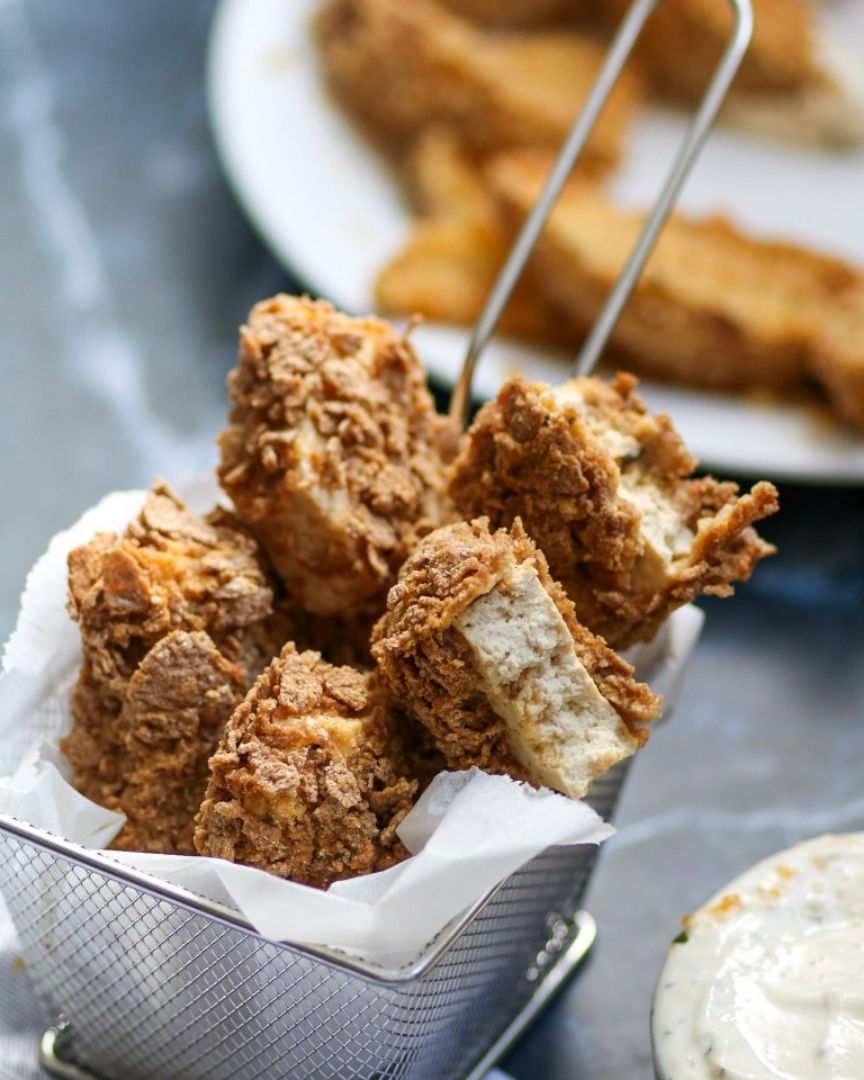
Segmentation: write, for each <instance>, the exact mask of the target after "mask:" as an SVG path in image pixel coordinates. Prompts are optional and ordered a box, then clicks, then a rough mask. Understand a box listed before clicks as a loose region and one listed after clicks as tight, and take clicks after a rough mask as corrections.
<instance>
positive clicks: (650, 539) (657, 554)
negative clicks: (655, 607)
mask: <svg viewBox="0 0 864 1080" xmlns="http://www.w3.org/2000/svg"><path fill="white" fill-rule="evenodd" d="M553 395H554V397H555V399H556V401H558V402H559V403H561V404H565V403H566V404H572V405H576V406H583V405H584V400H583V398H582V395H581V393H580V391H579V389H578V387H576V386H575V385H574V384H573V383H564V385H563V386H560V387H558V388H557V389H556V390H555V391H553ZM583 420H584V422H585V426H586V427H587V428H588V430H589V431H590V432H591V434H592V435H593V436H594V438H595V439H596V440H597V442H598V443H599V444H600V446H601V447H602V448H603V449H604V450H605V451H606V453H607V454H609V456H610V457H612V458H614V460H615V463H616V465H617V466H618V468H619V471H620V473H621V480H620V483H619V486H618V496H619V497H620V498H621V499H624V500H625V501H626V502H629V503H630V505H631V506H633V507H635V509H636V510H638V511H639V515H640V517H641V519H642V520H641V525H642V528H641V534H642V540H643V542H644V544H645V553H644V555H643V556H642V560H641V562H640V565H639V566H637V568H636V571H635V575H636V578H637V585H639V586H640V587H644V588H661V587H662V585H663V582H664V579H665V577H666V574H667V572H668V570H669V568H670V566H671V565H672V563H673V562H674V561H675V559H678V558H680V557H681V556H682V555H686V554H687V553H688V552H689V550H690V548H691V546H692V544H693V539H694V536H693V532H692V530H690V529H688V528H687V526H686V525H685V524H684V522H683V520H682V519H681V515H680V514H679V513H678V511H677V510H676V508H675V506H674V504H673V503H672V501H671V499H670V498H669V497H668V496H667V495H666V493H665V492H664V491H663V490H662V489H661V488H660V487H658V485H657V484H656V483H654V482H653V481H652V480H651V479H650V478H649V477H647V476H646V475H645V473H644V471H643V470H642V469H640V467H639V461H638V454H639V452H640V446H639V442H638V440H637V439H635V438H633V436H632V435H625V434H623V433H622V432H620V431H618V430H616V429H615V428H614V427H611V426H610V425H609V424H606V423H604V422H603V421H602V420H601V419H600V418H599V417H597V416H595V415H593V414H592V413H591V412H589V411H588V410H585V412H584V413H583ZM627 458H634V459H635V460H632V461H630V462H628V461H627Z"/></svg>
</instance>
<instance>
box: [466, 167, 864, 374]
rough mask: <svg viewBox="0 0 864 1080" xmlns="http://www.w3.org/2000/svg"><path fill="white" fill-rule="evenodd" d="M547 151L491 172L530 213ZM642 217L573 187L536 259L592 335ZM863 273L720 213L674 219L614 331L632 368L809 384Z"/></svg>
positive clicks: (519, 213)
mask: <svg viewBox="0 0 864 1080" xmlns="http://www.w3.org/2000/svg"><path fill="white" fill-rule="evenodd" d="M548 165H549V161H548V159H547V158H546V157H545V156H544V155H535V154H528V153H523V154H510V155H506V156H503V157H501V158H499V159H497V160H496V161H495V163H494V164H493V165H492V166H491V167H490V169H489V171H488V175H489V178H490V182H491V184H492V187H493V190H494V191H495V193H496V195H497V196H498V198H499V200H500V201H501V204H502V206H503V207H504V208H505V210H506V211H507V212H508V213H509V214H511V215H512V216H513V218H514V220H515V221H517V222H518V221H521V220H522V219H523V218H524V216H525V215H526V214H527V213H528V212H529V211H530V209H531V207H532V206H533V205H534V201H535V199H536V197H537V195H538V193H539V191H540V189H541V186H542V184H543V180H544V178H545V176H546V170H547V168H548ZM643 221H644V218H643V216H642V215H641V214H637V213H632V212H630V211H625V210H622V209H620V208H618V207H616V206H614V205H613V204H612V203H611V202H609V200H608V199H607V198H606V197H605V196H604V195H603V194H602V192H601V191H600V190H599V188H596V187H593V186H589V185H587V184H581V183H572V184H570V185H568V186H567V188H566V189H565V191H564V192H563V193H562V195H561V198H560V199H559V200H558V203H557V204H556V207H555V209H554V211H553V213H552V215H551V218H550V221H549V224H548V225H547V227H546V229H545V231H544V233H543V235H542V236H541V238H540V241H539V243H538V245H537V250H536V252H535V255H534V261H533V268H534V271H535V273H536V275H537V279H538V280H539V281H540V282H541V283H542V285H543V288H544V290H545V291H546V293H547V295H548V296H549V297H550V298H551V299H552V300H554V301H555V302H556V303H557V305H558V307H559V309H560V310H561V311H562V312H563V313H566V316H567V317H568V318H569V319H570V321H571V322H572V325H573V328H574V330H575V331H578V332H582V333H584V332H586V331H587V330H588V329H589V328H590V326H591V325H592V324H593V322H594V319H595V318H596V317H597V314H598V312H599V311H600V308H601V306H602V304H603V302H604V300H605V298H606V296H607V295H608V293H609V290H610V289H611V287H612V285H613V284H614V282H615V281H616V279H617V277H618V274H619V272H620V269H621V267H622V266H623V264H624V260H625V258H626V256H627V255H628V254H629V252H630V251H631V249H632V247H633V244H634V242H635V240H636V237H637V235H638V233H639V231H640V229H641V227H642V224H643ZM860 288H861V274H860V272H859V271H856V270H854V269H853V268H851V267H849V266H847V265H845V264H844V263H842V262H839V261H838V260H835V259H829V258H826V257H822V256H819V255H816V254H814V253H812V252H809V251H806V250H804V249H802V248H799V247H794V246H793V245H790V244H783V243H775V242H770V241H764V240H755V239H753V238H750V237H747V236H745V235H744V234H742V233H740V232H738V231H736V230H735V229H733V227H732V226H731V225H730V224H729V223H728V222H726V221H723V220H721V219H719V218H709V219H706V220H701V221H697V220H687V219H685V218H682V217H680V216H673V217H672V218H671V220H670V221H669V222H668V223H667V225H666V227H665V229H664V232H663V235H662V237H661V238H660V241H659V242H658V244H657V248H656V249H655V251H654V253H653V254H652V256H651V258H650V259H649V260H648V264H647V266H646V268H645V271H644V272H643V274H642V277H641V279H640V281H639V284H638V285H637V287H636V290H635V292H634V294H633V296H632V297H631V299H630V301H629V303H628V305H627V307H626V308H625V309H624V312H623V314H622V316H621V319H620V320H619V322H618V325H617V326H616V328H615V331H614V333H613V334H612V338H611V344H612V346H613V347H614V348H615V349H616V351H618V352H619V353H620V355H622V356H623V357H625V358H626V363H627V366H628V367H630V366H632V367H633V368H634V369H635V370H636V371H637V372H641V373H645V374H646V375H651V376H655V377H658V378H666V379H674V380H676V381H681V382H685V383H690V384H693V385H697V386H706V387H716V388H729V389H738V388H747V387H768V388H774V389H783V388H793V387H795V388H797V387H800V386H801V385H802V384H803V383H804V382H805V381H806V380H807V379H808V378H809V377H810V376H811V375H816V376H817V377H818V376H819V375H820V372H819V370H818V369H817V367H816V365H815V364H814V362H813V354H814V350H815V344H814V343H815V342H816V341H818V340H819V339H820V338H821V337H822V336H823V335H824V334H825V332H826V330H827V328H828V327H830V325H831V323H832V321H833V318H834V317H835V316H836V314H837V312H838V310H839V309H841V308H842V307H843V306H844V305H845V304H846V303H847V302H848V297H850V296H851V295H852V294H853V293H854V292H855V291H856V290H858V289H860Z"/></svg>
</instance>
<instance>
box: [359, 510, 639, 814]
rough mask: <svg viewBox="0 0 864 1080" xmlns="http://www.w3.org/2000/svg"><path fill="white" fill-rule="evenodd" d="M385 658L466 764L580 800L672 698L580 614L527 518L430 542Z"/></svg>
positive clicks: (411, 703)
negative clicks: (526, 526) (636, 671)
mask: <svg viewBox="0 0 864 1080" xmlns="http://www.w3.org/2000/svg"><path fill="white" fill-rule="evenodd" d="M372 652H373V655H374V656H375V659H376V660H377V662H378V665H379V670H380V672H381V676H382V678H383V680H384V682H385V684H386V686H387V688H388V690H389V691H390V693H391V694H392V695H393V696H394V698H395V700H396V701H397V702H399V703H400V704H401V706H402V707H403V709H405V710H406V711H407V712H410V713H411V714H412V715H413V716H415V717H416V718H417V719H419V720H420V721H421V722H422V723H423V724H424V725H425V726H426V727H427V728H428V729H429V731H430V732H431V733H432V736H433V738H434V740H435V743H436V745H437V746H438V748H439V750H441V752H442V753H443V754H444V757H445V759H446V760H447V763H448V765H449V767H450V768H452V769H465V768H469V767H470V766H474V765H476V766H479V767H480V768H482V769H484V770H486V771H487V772H493V773H508V774H509V775H511V776H514V777H516V778H517V779H523V780H527V781H528V782H529V783H532V784H536V785H543V786H546V787H550V788H553V789H555V790H557V791H561V792H563V793H564V794H565V795H570V796H572V797H574V798H578V797H580V796H582V795H584V794H585V792H586V791H587V790H588V787H589V786H590V784H591V782H592V780H594V779H596V778H597V777H598V776H600V775H602V774H603V773H604V772H606V771H607V770H608V769H610V768H611V767H612V766H613V765H614V764H616V762H618V761H620V760H622V759H623V758H625V757H628V756H629V755H631V754H633V753H634V752H635V751H636V749H637V748H638V747H639V746H641V745H642V744H643V743H644V742H645V741H646V740H647V738H648V731H647V724H648V723H649V721H650V720H652V719H653V718H654V717H656V716H657V715H658V713H659V706H660V702H659V699H658V698H657V697H656V696H655V695H653V694H652V693H651V691H650V690H649V689H648V687H647V686H644V685H643V684H641V683H638V682H636V681H635V680H634V679H633V669H632V668H631V667H630V665H629V664H627V663H626V662H625V661H624V660H622V659H621V658H620V657H618V656H616V655H615V653H613V652H612V651H611V650H610V649H609V648H607V646H606V645H605V644H604V642H603V641H601V640H600V639H599V638H598V637H596V636H595V635H593V634H592V633H590V631H588V630H586V629H585V627H584V626H582V625H581V624H580V623H579V622H578V621H577V619H576V615H575V613H574V609H573V605H572V603H571V602H570V601H569V600H568V599H567V596H566V595H565V593H564V591H563V589H562V588H561V587H560V586H559V585H558V584H557V583H556V582H555V581H553V580H552V578H551V577H550V574H549V570H548V567H547V564H546V560H545V559H544V557H543V554H542V553H541V552H540V551H538V549H537V548H536V547H535V545H534V544H533V543H532V542H531V541H530V540H529V539H528V537H527V536H526V535H525V532H524V530H523V529H522V527H521V525H520V523H519V522H518V520H517V521H516V522H514V524H513V527H512V529H511V530H509V531H508V530H507V529H500V530H498V531H497V532H495V533H491V532H490V531H489V528H488V523H487V522H486V520H485V519H481V520H477V521H473V522H471V523H470V524H468V523H466V522H460V523H458V524H456V525H450V526H447V527H445V528H442V529H439V530H437V531H436V532H434V533H432V534H431V535H430V536H428V537H426V539H424V540H423V542H422V543H421V544H420V545H419V546H418V547H417V549H416V551H415V552H414V554H413V555H411V557H410V558H409V559H408V561H407V562H406V564H405V566H404V567H403V569H402V571H401V573H400V575H399V581H398V582H397V584H396V585H394V587H393V588H392V590H391V591H390V595H389V597H388V599H387V614H386V615H385V616H384V617H383V618H382V619H381V621H380V623H379V624H378V626H377V627H376V630H375V639H374V642H373V646H372Z"/></svg>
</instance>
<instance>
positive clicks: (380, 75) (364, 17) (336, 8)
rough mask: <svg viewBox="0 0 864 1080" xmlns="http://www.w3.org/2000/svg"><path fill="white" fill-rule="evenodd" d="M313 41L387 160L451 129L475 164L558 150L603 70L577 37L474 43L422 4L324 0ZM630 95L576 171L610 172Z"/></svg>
mask: <svg viewBox="0 0 864 1080" xmlns="http://www.w3.org/2000/svg"><path fill="white" fill-rule="evenodd" d="M315 37H316V41H317V45H318V49H319V53H320V56H321V62H322V66H323V70H324V74H325V77H326V79H327V82H328V84H329V86H330V88H331V90H332V91H333V93H334V95H335V96H336V97H337V99H338V100H339V102H340V104H341V105H342V106H343V107H344V108H345V109H346V111H348V112H349V113H350V114H351V115H352V116H353V117H354V118H356V119H357V120H359V121H360V123H362V124H363V125H364V126H365V127H366V128H367V130H369V131H370V133H371V134H372V135H373V136H374V137H375V138H377V139H378V141H379V142H381V143H383V145H384V146H385V148H387V149H390V150H392V151H395V152H396V153H397V154H400V153H401V152H402V151H403V150H404V147H405V146H406V144H407V143H409V142H411V141H412V140H413V139H414V138H416V136H417V133H418V132H419V131H420V130H421V129H422V128H424V127H425V126H427V125H429V124H434V123H446V124H449V125H452V126H453V127H454V128H455V129H456V130H457V131H458V133H459V135H460V137H461V138H463V139H464V140H465V141H466V142H467V144H468V145H469V147H470V148H471V150H472V152H474V153H476V154H480V155H483V154H488V153H494V152H496V151H498V150H501V149H505V148H507V147H513V146H540V147H545V148H548V149H550V150H552V149H554V150H557V149H558V147H559V146H560V145H561V143H562V141H563V140H564V138H565V136H566V134H567V132H568V131H569V129H570V126H571V125H572V122H573V116H574V115H575V113H574V110H576V109H578V107H579V102H580V101H581V100H584V99H585V97H586V96H587V94H588V91H589V89H590V87H591V85H592V83H593V81H594V78H595V77H596V75H597V72H598V70H599V67H600V63H601V59H602V46H598V45H597V44H596V43H595V42H593V41H591V40H588V39H585V38H582V37H580V36H578V35H576V34H571V33H563V34H562V33H558V34H523V35H507V36H505V37H501V36H495V35H489V34H484V33H483V32H482V31H480V30H479V29H478V28H477V27H476V26H473V25H472V24H471V23H469V22H467V21H466V20H464V19H460V18H459V17H458V16H457V15H455V14H453V13H452V12H450V11H447V10H446V9H444V8H442V7H440V6H439V5H437V4H435V3H432V2H429V0H412V2H411V3H410V4H405V3H401V2H400V0H326V2H325V3H324V4H323V5H322V6H321V7H320V8H319V9H318V12H317V13H316V17H315ZM639 95H640V88H639V84H638V82H637V81H636V80H635V78H634V77H633V76H632V75H625V78H624V79H622V80H621V81H620V82H619V85H618V86H617V87H616V90H615V92H614V93H613V95H612V98H611V99H610V104H609V107H608V109H607V110H606V112H605V114H604V116H603V119H602V122H601V123H600V124H599V125H598V127H597V128H596V129H595V132H594V133H593V134H592V137H591V139H590V140H589V142H588V145H587V147H586V155H585V157H584V158H583V161H582V166H583V168H589V169H601V170H602V169H607V168H608V167H610V166H611V165H613V164H614V163H615V161H616V160H617V156H618V152H619V146H620V143H621V139H622V135H623V131H624V129H625V128H626V126H627V124H628V122H629V119H630V115H631V113H632V111H633V106H634V103H635V101H636V100H637V99H638V97H639Z"/></svg>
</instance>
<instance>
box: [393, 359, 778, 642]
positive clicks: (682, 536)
mask: <svg viewBox="0 0 864 1080" xmlns="http://www.w3.org/2000/svg"><path fill="white" fill-rule="evenodd" d="M635 386H636V380H635V379H634V378H633V377H632V376H627V375H619V376H618V377H617V378H616V379H615V380H614V381H613V382H612V383H611V384H607V383H605V382H603V381H602V380H600V379H573V380H571V381H570V382H567V383H565V384H564V385H563V386H561V387H558V388H557V389H555V390H551V389H550V388H549V387H548V386H546V385H545V384H542V383H534V384H531V383H527V382H525V381H524V380H523V379H520V378H516V379H511V380H509V381H508V382H507V383H505V385H504V386H503V387H502V389H501V392H500V393H499V395H498V398H497V399H496V400H495V401H492V402H489V403H488V404H486V405H484V406H483V408H482V409H481V410H480V411H479V413H478V414H477V416H476V418H475V420H474V423H473V424H472V425H471V427H470V429H469V432H468V439H467V441H466V443H465V445H464V447H463V449H462V451H461V452H460V454H459V457H458V458H457V460H456V461H455V463H454V465H453V471H452V475H451V481H450V491H451V495H452V497H453V499H454V501H455V503H456V505H457V507H458V508H459V510H460V511H461V512H462V514H463V515H464V516H465V517H474V516H479V515H484V516H486V517H488V518H489V520H490V521H491V523H492V525H493V526H494V527H497V526H508V525H510V524H511V523H513V522H514V521H515V520H516V519H517V518H518V519H521V521H522V524H523V525H524V527H525V529H526V531H527V533H528V535H529V536H530V537H531V538H532V539H533V540H534V541H535V542H536V544H537V545H538V547H539V548H540V549H541V550H542V552H543V554H544V555H545V557H546V559H547V560H548V562H549V567H550V570H551V573H552V575H553V577H554V578H555V580H556V581H558V582H560V583H561V585H562V586H563V587H564V589H565V590H566V592H567V594H568V596H569V597H570V599H571V600H572V601H573V603H574V605H575V610H576V616H577V617H578V619H579V620H580V622H582V623H583V624H584V625H585V626H587V627H589V628H590V629H591V630H592V631H593V632H594V633H596V634H600V635H602V636H603V638H605V640H606V641H607V642H609V644H610V645H612V646H613V647H615V648H626V647H627V646H629V645H632V644H634V643H636V642H638V641H649V640H651V638H652V637H653V636H654V634H655V633H656V631H657V629H658V628H659V626H660V625H661V623H662V622H663V621H664V620H665V619H666V617H667V616H668V615H669V614H671V612H673V611H674V610H675V609H676V608H678V607H680V606H681V605H683V604H685V603H687V602H688V601H690V600H692V599H694V598H695V597H697V596H699V595H702V594H708V595H713V596H728V595H730V594H731V593H732V591H733V588H732V586H733V583H734V582H736V581H746V580H747V578H749V576H750V574H751V573H752V571H753V568H754V566H755V564H756V563H757V562H758V560H759V559H761V558H763V557H764V556H766V555H769V554H772V553H773V551H774V549H773V548H772V547H771V546H770V545H769V544H766V543H765V542H764V541H763V540H761V539H760V538H759V536H758V535H757V534H756V532H755V531H754V530H753V529H752V528H751V526H752V524H753V522H755V521H758V520H760V519H761V518H764V517H767V516H768V515H769V514H772V513H774V512H775V511H776V510H777V492H776V490H775V489H774V487H773V486H772V485H771V484H767V483H759V484H756V486H755V487H754V488H753V490H752V491H751V492H750V494H748V495H743V496H739V495H738V488H737V485H735V484H731V483H720V482H718V481H717V480H714V479H713V478H711V477H705V478H702V479H697V478H695V477H693V476H692V473H693V471H694V469H695V467H696V464H697V462H696V460H695V459H694V458H693V457H692V455H691V454H690V453H689V452H688V450H687V449H686V447H685V446H684V444H683V443H682V441H681V439H680V437H679V435H678V434H677V432H676V431H675V429H674V428H673V427H672V423H671V421H670V420H669V418H668V416H666V415H665V414H663V413H660V414H657V415H653V416H652V415H651V414H650V413H649V412H648V410H647V409H646V407H645V406H644V404H643V403H642V401H641V400H640V399H639V397H638V396H637V395H636V393H635ZM373 654H374V646H373Z"/></svg>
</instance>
